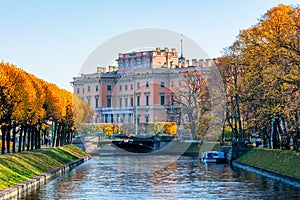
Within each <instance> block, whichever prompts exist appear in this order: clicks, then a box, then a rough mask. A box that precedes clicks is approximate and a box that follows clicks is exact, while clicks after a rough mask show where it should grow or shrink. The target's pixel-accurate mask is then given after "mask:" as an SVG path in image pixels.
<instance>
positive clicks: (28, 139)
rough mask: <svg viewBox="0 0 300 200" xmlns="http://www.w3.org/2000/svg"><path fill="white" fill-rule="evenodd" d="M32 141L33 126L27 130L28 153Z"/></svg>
mask: <svg viewBox="0 0 300 200" xmlns="http://www.w3.org/2000/svg"><path fill="white" fill-rule="evenodd" d="M30 141H31V126H28V129H27V144H26V145H27V151H29V149H30Z"/></svg>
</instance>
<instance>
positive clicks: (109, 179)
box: [22, 156, 300, 200]
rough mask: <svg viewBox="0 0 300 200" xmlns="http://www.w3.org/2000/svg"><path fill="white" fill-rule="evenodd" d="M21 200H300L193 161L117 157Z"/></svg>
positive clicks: (254, 178) (96, 161)
mask: <svg viewBox="0 0 300 200" xmlns="http://www.w3.org/2000/svg"><path fill="white" fill-rule="evenodd" d="M22 199H45V200H46V199H47V200H48V199H131V200H134V199H300V190H299V189H298V188H294V187H292V186H289V185H286V184H283V183H280V182H278V181H275V180H272V179H269V178H265V177H262V176H260V175H256V174H254V173H251V172H247V171H243V170H240V169H236V168H231V167H230V166H228V165H216V164H212V165H204V164H202V163H200V162H199V160H198V159H196V158H191V157H184V156H183V157H180V158H179V159H178V160H177V157H173V156H136V157H133V156H119V157H94V158H93V159H91V160H89V161H88V162H86V163H84V164H82V165H80V166H79V167H77V168H75V169H74V170H72V171H71V172H69V173H67V174H66V175H64V176H62V177H60V178H57V179H55V180H52V181H51V182H49V183H48V184H46V185H45V186H43V187H41V188H39V189H37V190H36V191H34V192H32V193H30V194H29V195H27V196H26V197H22Z"/></svg>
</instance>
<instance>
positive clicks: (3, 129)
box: [1, 126, 6, 154]
mask: <svg viewBox="0 0 300 200" xmlns="http://www.w3.org/2000/svg"><path fill="white" fill-rule="evenodd" d="M1 132H2V148H1V153H2V154H5V135H6V128H5V126H2V127H1Z"/></svg>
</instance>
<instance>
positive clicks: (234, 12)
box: [0, 0, 298, 91]
mask: <svg viewBox="0 0 300 200" xmlns="http://www.w3.org/2000/svg"><path fill="white" fill-rule="evenodd" d="M297 2H298V1H297V0H243V1H241V0H198V1H197V0H182V1H179V0H162V1H160V0H152V1H144V0H127V1H124V0H107V1H100V0H98V1H97V0H94V1H93V0H48V1H46V0H45V1H41V0H26V1H24V0H0V27H1V31H0V60H4V61H6V62H10V63H13V64H16V65H17V66H18V67H20V68H22V69H24V70H26V71H27V72H29V73H32V74H34V75H36V76H37V77H39V78H42V79H44V80H46V81H49V82H52V83H55V84H57V85H58V86H60V87H62V88H65V89H67V90H70V91H72V88H71V86H70V84H69V82H70V81H72V78H73V77H74V76H77V74H78V72H79V70H80V68H81V65H82V64H83V63H84V61H85V59H86V58H87V57H88V56H89V54H90V53H91V52H92V51H93V50H94V49H95V48H96V47H97V46H99V45H100V44H101V43H102V42H104V41H106V40H108V39H110V38H111V37H113V36H115V35H118V34H120V33H123V32H126V31H131V30H134V29H140V28H162V29H169V30H173V31H176V32H180V33H182V34H184V35H186V36H188V37H189V38H191V39H193V40H194V41H195V42H197V43H198V44H199V45H200V46H201V47H202V48H203V49H205V51H206V52H207V53H208V55H209V56H210V57H217V56H220V55H221V51H222V49H223V48H224V47H226V46H229V45H230V44H231V43H232V42H233V41H234V39H235V36H236V35H238V33H239V30H241V29H246V28H249V27H250V26H251V25H253V24H255V23H256V22H257V19H258V18H260V17H261V16H262V15H263V14H264V13H265V12H266V11H267V10H268V9H270V8H271V7H273V6H275V5H278V4H280V3H284V4H292V5H295V4H297Z"/></svg>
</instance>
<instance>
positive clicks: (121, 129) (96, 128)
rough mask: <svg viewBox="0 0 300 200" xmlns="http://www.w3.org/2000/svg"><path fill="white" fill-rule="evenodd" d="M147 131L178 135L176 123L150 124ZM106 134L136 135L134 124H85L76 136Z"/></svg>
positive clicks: (78, 129) (146, 127)
mask: <svg viewBox="0 0 300 200" xmlns="http://www.w3.org/2000/svg"><path fill="white" fill-rule="evenodd" d="M145 129H146V130H145V131H146V133H148V134H170V135H175V134H176V133H177V124H176V122H148V123H146V124H145ZM93 133H104V134H105V135H106V136H111V135H113V134H116V133H121V134H126V135H131V134H134V128H133V124H132V123H121V124H114V123H96V124H89V123H87V124H84V125H81V126H80V127H78V128H77V129H76V134H78V135H79V134H93Z"/></svg>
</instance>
